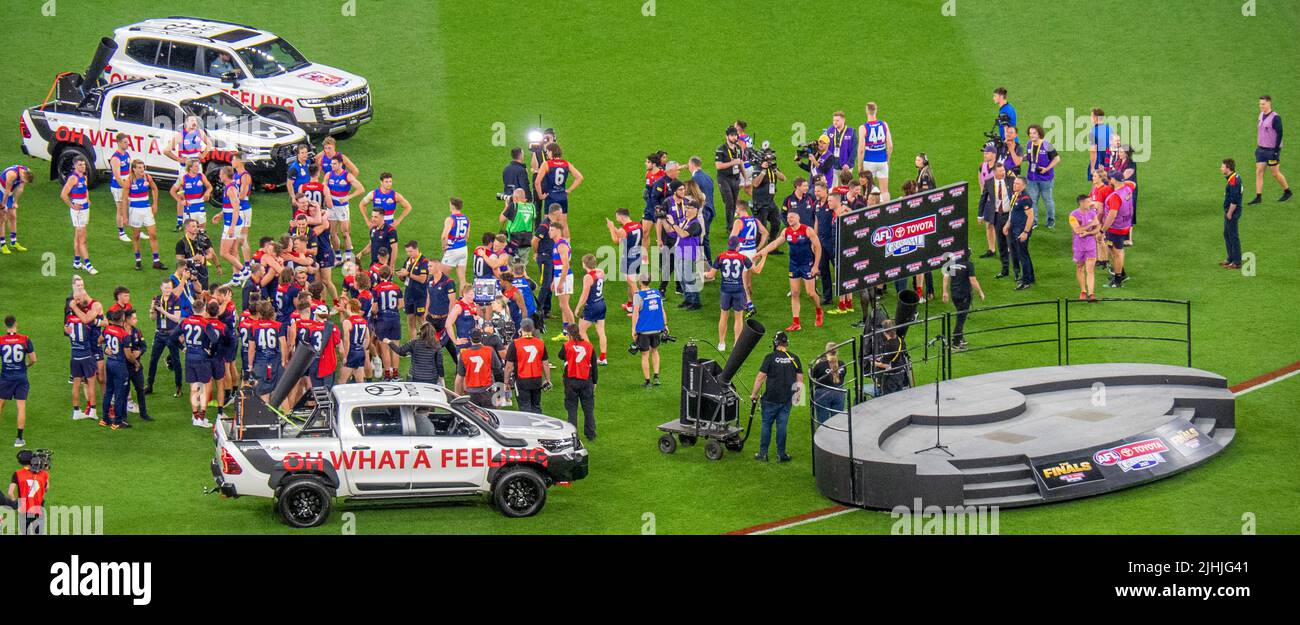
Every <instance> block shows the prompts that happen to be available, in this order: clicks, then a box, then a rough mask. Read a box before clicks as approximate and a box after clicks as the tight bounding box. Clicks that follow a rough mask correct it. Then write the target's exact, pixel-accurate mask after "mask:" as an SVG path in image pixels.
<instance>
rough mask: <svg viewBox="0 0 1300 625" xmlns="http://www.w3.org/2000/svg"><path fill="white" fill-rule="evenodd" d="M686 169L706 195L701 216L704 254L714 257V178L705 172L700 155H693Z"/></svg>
mask: <svg viewBox="0 0 1300 625" xmlns="http://www.w3.org/2000/svg"><path fill="white" fill-rule="evenodd" d="M686 171H687V172H688V173H689V174H690V175H691V178H690V179H691V182H694V183H695V186H696V188H698V189H699V190H700V194H701V195H703V196H704V207H703V208H702V209H701V210H700V216H701V217H703V218H704V255H705V256H707V257H709V258H713V249H712V247H711V246H710V245H709V232H710V231H712V229H713V217H714V216H715V215H716V214H717V213H716V212H715V211H714V208H713V179H712V178H710V177H709V175H708V174H706V173H704V161H703V160H701V159H700V157H698V156H692V157H691V158H690V159H688V160H687V161H686Z"/></svg>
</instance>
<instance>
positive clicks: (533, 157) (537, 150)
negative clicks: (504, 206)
mask: <svg viewBox="0 0 1300 625" xmlns="http://www.w3.org/2000/svg"><path fill="white" fill-rule="evenodd" d="M552 143H555V129H554V128H547V129H546V130H543V131H542V140H541V141H540V142H537V143H529V144H528V151H529V152H530V154H529V157H528V159H529V160H528V170H529V171H531V172H533V175H532V178H533V180H536V179H537V170H538V169H541V167H542V163H545V162H546V151H545V150H544V149H543V148H544V147H545V146H547V145H550V144H552ZM528 186H529V187H531V186H532V185H528ZM534 201H536V198H534Z"/></svg>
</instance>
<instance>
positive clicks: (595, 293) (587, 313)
mask: <svg viewBox="0 0 1300 625" xmlns="http://www.w3.org/2000/svg"><path fill="white" fill-rule="evenodd" d="M582 268H583V269H586V270H587V273H585V274H583V276H582V295H579V296H578V305H577V306H576V307H575V309H576V310H580V311H582V319H581V320H579V321H578V334H579V335H580V336H582V340H584V341H587V342H588V343H590V342H591V339H590V338H589V337H588V336H587V330H588V329H590V328H591V326H593V325H594V326H596V337H597V338H598V339H599V340H600V359H599V360H597V361H596V364H600V365H605V364H609V363H608V362H606V361H605V350H606V346H607V344H608V341H607V340H606V338H605V272H604V271H603V270H600V269H597V268H596V257H595V256H594V255H592V254H587V255H586V256H583V257H582Z"/></svg>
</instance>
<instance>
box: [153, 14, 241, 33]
mask: <svg viewBox="0 0 1300 625" xmlns="http://www.w3.org/2000/svg"><path fill="white" fill-rule="evenodd" d="M167 19H169V20H199V21H201V22H213V23H216V24H229V25H230V26H238V27H240V28H247V29H249V30H257V31H260V30H262V29H260V28H258V27H256V26H249V25H248V24H240V23H239V22H227V21H226V20H214V19H208V18H206V17H194V16H192V15H170V16H168V17H167Z"/></svg>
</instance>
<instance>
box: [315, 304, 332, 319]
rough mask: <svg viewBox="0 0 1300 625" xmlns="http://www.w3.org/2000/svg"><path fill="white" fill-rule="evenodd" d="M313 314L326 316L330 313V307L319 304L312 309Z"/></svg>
mask: <svg viewBox="0 0 1300 625" xmlns="http://www.w3.org/2000/svg"><path fill="white" fill-rule="evenodd" d="M311 314H313V315H316V316H317V317H325V316H328V315H329V314H330V309H329V308H327V307H326V306H325V305H324V304H319V305H317V306H316V307H315V308H313V309H311Z"/></svg>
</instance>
